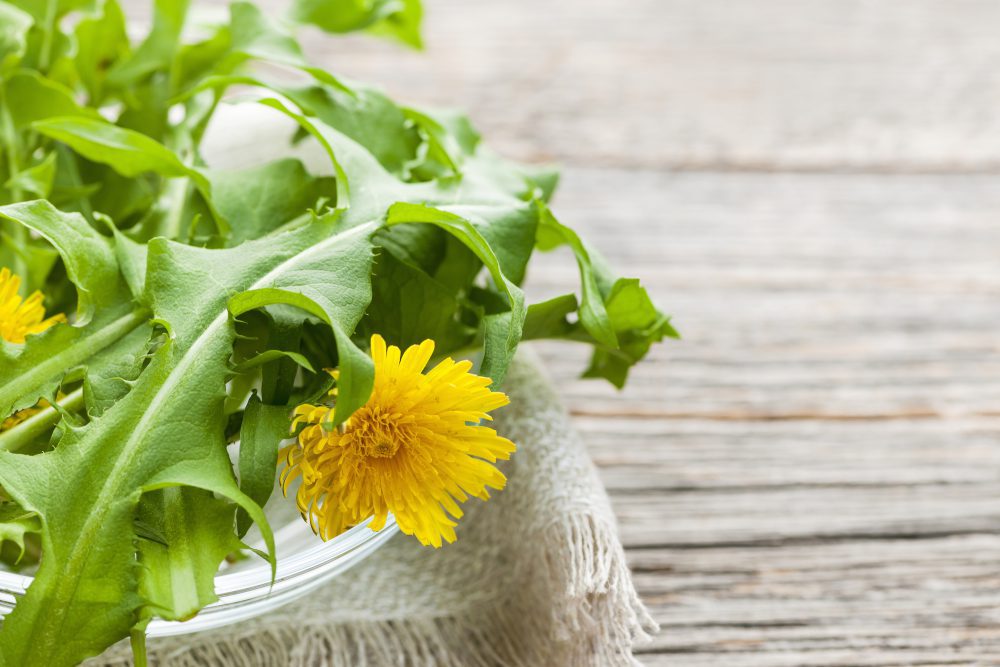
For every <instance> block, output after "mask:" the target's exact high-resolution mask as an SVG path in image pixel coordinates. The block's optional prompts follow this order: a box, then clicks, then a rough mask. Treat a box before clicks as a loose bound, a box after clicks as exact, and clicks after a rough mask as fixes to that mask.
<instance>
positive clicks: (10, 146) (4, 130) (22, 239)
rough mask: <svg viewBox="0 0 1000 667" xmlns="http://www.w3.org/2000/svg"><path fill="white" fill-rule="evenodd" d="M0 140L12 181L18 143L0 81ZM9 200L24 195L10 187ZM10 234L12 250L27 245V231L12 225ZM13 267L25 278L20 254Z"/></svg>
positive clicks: (17, 161)
mask: <svg viewBox="0 0 1000 667" xmlns="http://www.w3.org/2000/svg"><path fill="white" fill-rule="evenodd" d="M0 138H2V141H3V145H4V153H5V154H6V157H7V171H8V172H10V174H9V179H10V180H14V179H16V178H17V176H18V174H20V173H21V160H20V158H19V157H18V147H19V144H20V142H19V141H18V137H17V131H16V130H15V129H14V121H13V120H12V119H11V117H10V110H9V109H8V108H7V94H6V87H5V85H4V82H3V81H0ZM10 195H11V199H12V200H13V201H15V202H19V201H21V200H23V199H24V193H23V192H22V191H21V188H20V187H18V186H17V185H12V186H11V188H10ZM8 231H9V232H10V235H11V238H12V240H13V242H14V248H22V249H23V248H25V247H26V246H27V244H28V238H29V236H28V230H27V229H25V228H24V227H22V226H21V225H12V226H10V229H9V230H8ZM12 263H13V264H14V266H12V267H10V268H11V270H12V271H13V272H14V273H16V274H18V275H20V276H22V277H24V278H27V275H26V274H27V268H28V267H27V264H26V263H25V261H24V258H23V256H22V255H21V254H20V253H15V258H14V261H13V262H12Z"/></svg>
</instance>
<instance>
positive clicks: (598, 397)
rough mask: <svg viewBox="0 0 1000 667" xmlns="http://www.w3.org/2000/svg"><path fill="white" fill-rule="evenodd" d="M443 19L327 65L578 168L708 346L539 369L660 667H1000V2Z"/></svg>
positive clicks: (562, 260)
mask: <svg viewBox="0 0 1000 667" xmlns="http://www.w3.org/2000/svg"><path fill="white" fill-rule="evenodd" d="M196 2H197V0H196ZM127 4H129V5H133V4H137V2H134V1H133V0H130V1H129V2H128V3H127ZM218 4H219V3H218V2H208V1H207V0H202V1H201V2H199V3H198V5H199V7H200V8H205V7H208V6H211V5H218ZM268 4H269V5H270V7H271V8H273V9H275V10H277V9H278V8H280V6H282V5H284V4H286V3H284V2H281V1H280V0H273V1H272V2H269V3H268ZM426 4H427V5H428V16H427V30H426V35H427V42H428V50H427V52H426V53H423V54H413V53H406V52H403V51H401V50H399V49H397V48H395V47H393V46H391V45H387V44H381V43H377V42H373V41H371V40H369V39H365V38H361V37H351V38H348V39H344V40H330V39H328V38H326V37H323V36H321V35H319V34H318V33H313V32H307V33H306V34H305V35H304V37H305V41H306V43H307V47H308V51H309V52H310V54H311V55H312V57H313V58H314V59H315V60H316V61H318V62H320V63H322V64H323V65H324V66H326V67H329V68H331V69H333V70H335V71H337V72H339V73H343V74H345V75H348V76H351V77H355V78H358V79H362V80H365V81H374V82H380V83H381V84H382V85H384V86H385V87H386V88H387V89H388V90H389V91H390V92H391V93H392V94H394V95H396V96H398V97H400V98H402V99H404V100H406V101H409V102H413V103H421V104H436V105H449V106H458V107H464V108H467V109H469V110H470V111H471V115H472V116H473V118H474V120H475V121H476V123H477V124H478V125H479V127H480V128H481V129H482V130H483V131H484V134H485V135H486V136H487V137H488V138H489V140H490V142H491V143H492V144H493V145H494V146H496V147H498V148H499V149H500V150H502V151H503V152H505V153H507V154H509V155H512V156H514V157H519V158H522V159H528V160H532V161H545V160H558V161H560V162H562V163H564V164H565V165H567V166H568V169H567V170H566V174H565V178H564V182H563V187H562V190H561V192H560V194H559V196H558V201H557V211H558V212H559V214H560V215H561V217H562V218H564V219H565V220H566V221H569V222H571V223H572V224H573V225H574V226H576V227H578V228H580V229H581V230H582V231H583V233H584V234H585V235H586V236H588V237H589V238H590V239H591V240H592V241H594V242H595V243H596V244H597V245H598V246H600V247H601V248H603V249H604V250H605V251H606V254H607V255H608V256H609V258H610V259H611V260H612V261H613V262H614V263H616V264H618V265H619V266H621V267H622V268H623V269H625V270H627V271H628V272H629V273H630V274H634V275H638V276H640V277H642V278H643V280H644V282H645V283H646V284H647V285H648V286H649V287H650V288H651V290H652V292H653V293H654V295H655V296H656V298H657V299H658V300H659V302H660V303H661V304H662V305H663V306H664V308H666V309H667V310H669V311H670V312H672V313H674V314H675V315H676V324H677V325H678V327H679V328H680V329H681V331H682V332H683V334H684V335H685V340H684V341H683V342H681V343H671V344H668V345H665V346H663V347H661V348H658V349H657V350H656V351H655V352H654V354H653V355H652V357H651V359H650V361H649V362H648V363H647V364H645V365H644V366H642V367H640V368H639V369H638V370H637V371H636V372H635V374H634V376H633V378H632V382H631V384H630V386H629V387H628V389H626V390H625V391H624V392H622V393H616V392H615V391H613V390H611V389H610V388H608V387H605V386H603V385H600V384H594V383H592V382H583V381H576V380H574V379H573V378H574V374H575V373H576V372H577V371H578V370H579V369H581V368H582V367H583V364H584V363H585V358H584V355H583V351H582V350H575V349H567V347H566V346H564V345H561V344H545V345H541V346H539V347H540V349H541V351H542V353H543V354H544V355H545V357H546V359H547V361H548V362H549V365H550V368H551V370H552V373H553V375H554V376H555V377H556V379H557V380H558V382H559V386H560V387H562V388H563V392H564V396H565V399H566V402H567V404H568V405H569V407H570V409H571V410H572V411H573V413H574V414H575V416H576V424H577V426H578V427H579V428H580V430H581V432H582V433H583V434H584V436H585V438H586V440H587V441H588V444H589V446H590V448H591V451H592V453H593V456H594V459H595V460H596V461H597V463H598V465H599V466H600V468H601V473H602V476H603V479H604V480H605V482H606V484H607V486H608V488H609V490H610V492H611V494H612V499H613V502H614V504H615V507H616V509H617V512H618V515H619V518H620V520H621V531H622V537H623V540H624V541H625V544H626V546H627V548H628V550H629V555H630V558H631V562H632V564H633V567H634V569H635V573H636V581H637V583H638V585H639V587H640V590H641V592H642V594H643V596H644V598H645V599H646V601H647V602H648V603H649V605H650V607H651V609H652V610H653V613H654V615H655V616H656V617H657V618H658V620H659V621H660V622H661V623H662V624H663V630H662V632H661V634H660V635H659V636H658V637H656V639H655V641H654V642H653V644H651V645H650V646H648V647H646V648H644V649H643V654H642V656H641V658H642V660H643V661H644V662H645V663H646V664H648V665H650V666H651V667H652V666H667V665H670V666H681V667H702V666H713V667H765V666H766V667H793V666H794V667H807V666H808V667H835V666H836V667H848V666H849V667H889V666H903V665H923V666H931V665H1000V502H998V500H1000V336H998V333H997V327H998V324H1000V174H997V173H996V172H997V171H998V169H1000V40H998V39H997V29H998V27H1000V4H998V3H995V2H990V1H989V0H910V1H907V2H885V1H878V0H752V1H748V2H726V1H724V0H697V1H696V0H507V1H506V2H491V1H488V0H427V2H426ZM140 14H141V11H140ZM574 271H575V269H574V267H573V265H572V263H571V262H570V261H569V259H568V258H567V257H565V256H561V255H554V256H553V257H552V261H551V262H549V263H546V264H543V265H540V266H539V267H537V268H536V270H535V271H534V272H533V274H532V276H531V277H530V283H529V293H530V294H531V295H532V296H533V297H536V298H538V297H542V296H545V295H551V294H555V293H559V292H563V291H565V290H566V289H567V288H568V287H569V286H570V285H572V284H573V283H574V281H575V276H574Z"/></svg>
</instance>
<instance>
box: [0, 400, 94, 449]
mask: <svg viewBox="0 0 1000 667" xmlns="http://www.w3.org/2000/svg"><path fill="white" fill-rule="evenodd" d="M58 403H59V407H61V408H62V409H63V410H65V411H67V412H77V411H78V410H79V409H80V408H82V407H83V387H81V388H79V389H77V390H76V391H74V392H73V393H71V394H69V395H68V396H66V397H65V398H64V399H62V400H61V401H58ZM61 418H62V413H61V412H60V411H59V410H56V409H55V408H54V407H48V408H45V409H44V410H42V411H41V412H39V413H38V414H36V415H32V416H31V417H30V418H28V419H25V420H24V421H23V422H21V423H20V424H18V425H17V426H15V427H14V428H12V429H10V430H9V431H4V432H3V433H0V451H8V452H16V451H18V450H19V449H22V448H23V447H26V446H27V445H29V444H31V443H32V442H34V441H35V439H37V438H38V437H39V436H41V435H43V434H44V433H45V432H46V431H48V430H49V429H51V428H52V427H53V426H55V425H56V424H57V423H58V422H59V420H60V419H61Z"/></svg>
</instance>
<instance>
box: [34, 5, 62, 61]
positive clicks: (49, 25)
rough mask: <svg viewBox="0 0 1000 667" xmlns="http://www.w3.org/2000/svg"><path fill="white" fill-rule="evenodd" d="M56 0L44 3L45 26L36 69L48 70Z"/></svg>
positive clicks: (53, 33)
mask: <svg viewBox="0 0 1000 667" xmlns="http://www.w3.org/2000/svg"><path fill="white" fill-rule="evenodd" d="M58 4H59V2H58V0H48V2H47V3H46V5H45V26H44V29H43V33H44V35H43V36H42V52H41V54H40V55H39V56H38V69H40V70H42V71H43V72H48V70H49V65H51V64H52V63H51V60H52V44H53V43H54V41H55V39H54V38H55V32H56V9H57V7H56V6H57V5H58Z"/></svg>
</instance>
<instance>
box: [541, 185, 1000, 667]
mask: <svg viewBox="0 0 1000 667" xmlns="http://www.w3.org/2000/svg"><path fill="white" fill-rule="evenodd" d="M563 185H564V187H563V190H562V193H561V195H560V197H561V198H560V201H559V203H558V206H557V211H559V212H560V214H561V215H562V216H563V218H565V219H567V220H572V221H573V223H574V224H575V225H576V226H578V227H581V228H582V229H583V230H584V231H585V233H586V235H587V236H588V237H589V238H591V239H596V241H597V243H598V244H599V245H600V247H602V248H603V249H605V251H606V254H607V255H608V256H609V259H611V260H612V261H613V262H614V263H616V264H619V265H622V266H627V267H628V270H629V271H630V272H631V273H633V274H637V275H640V276H641V277H642V278H643V280H644V282H645V283H646V284H647V285H648V286H649V287H650V289H651V290H652V291H653V292H654V294H655V295H656V296H657V298H658V299H659V300H660V301H661V302H662V303H664V304H665V306H666V307H667V308H669V309H670V310H671V312H673V313H675V314H676V315H677V324H678V326H679V327H680V329H681V330H682V332H684V333H685V337H686V339H685V340H684V341H683V342H681V343H678V344H668V345H665V346H663V347H660V348H658V349H657V350H656V351H655V352H654V354H653V355H652V358H651V360H650V363H647V364H645V365H643V366H640V367H639V368H638V369H637V370H636V371H635V373H634V376H633V378H632V382H631V384H630V386H629V387H628V388H627V389H626V390H625V391H623V392H620V393H619V392H616V391H614V390H612V389H609V388H607V387H605V386H603V385H601V384H599V383H593V382H590V381H577V380H574V379H573V377H574V374H575V372H576V371H577V370H578V369H579V368H580V367H581V365H582V364H583V362H584V361H585V354H584V353H583V351H582V350H573V351H570V350H567V349H566V347H565V346H562V345H559V344H544V345H541V346H540V348H541V350H542V352H543V354H544V356H545V357H546V359H547V361H548V363H549V367H550V370H551V372H552V373H553V375H554V376H555V378H556V379H557V381H558V384H559V386H560V388H561V390H562V391H563V393H564V395H565V396H567V401H568V404H569V406H570V408H571V410H573V411H574V412H575V414H576V418H575V423H576V425H577V427H578V428H579V429H580V431H581V433H582V434H583V436H584V439H585V440H586V441H587V442H588V445H589V446H590V448H591V452H592V454H593V456H594V458H595V461H597V462H598V464H599V465H600V468H601V474H602V478H603V479H604V481H605V483H606V484H607V486H608V487H609V490H610V491H611V493H612V501H613V503H614V505H615V508H616V511H617V513H618V516H619V520H620V522H621V531H622V535H623V538H624V540H625V542H626V544H627V545H630V547H631V548H630V549H629V554H630V558H631V561H632V565H633V568H634V570H635V572H636V582H637V585H638V586H639V588H640V590H641V593H642V595H643V596H644V598H645V599H646V600H647V602H648V603H649V604H650V605H651V608H652V610H653V613H654V615H655V616H656V618H657V619H658V620H659V621H660V623H661V624H662V625H663V631H662V632H661V634H660V635H659V636H658V637H656V638H655V640H654V642H653V643H652V644H651V645H650V646H648V647H646V648H645V649H644V653H643V654H642V659H643V662H644V663H645V664H648V665H683V666H685V667H689V666H693V667H699V666H708V665H713V666H718V665H725V666H727V667H729V666H730V665H733V666H735V667H761V666H765V665H766V666H768V667H778V666H786V665H787V666H792V665H794V666H796V667H807V666H815V667H819V666H823V667H829V666H831V665H843V666H847V665H850V666H855V667H872V666H888V665H898V666H902V665H989V664H1000V616H998V611H997V610H998V609H1000V509H998V505H997V502H996V499H997V497H1000V474H998V471H1000V448H998V447H997V446H996V444H997V442H998V440H1000V419H998V417H997V410H998V403H997V397H998V396H1000V380H998V378H1000V373H998V371H1000V365H998V363H1000V354H998V352H1000V347H998V343H997V338H996V334H995V329H996V326H997V323H998V319H1000V316H998V311H997V306H996V297H997V294H998V286H1000V283H998V281H1000V272H998V271H997V269H996V267H997V266H1000V243H997V241H998V240H1000V238H998V233H1000V227H998V226H997V225H996V222H995V221H996V220H997V219H1000V216H998V214H1000V196H998V193H997V192H996V191H995V190H996V188H995V183H993V179H992V178H984V177H972V176H963V177H957V176H905V177H902V176H900V177H891V178H890V177H879V178H877V179H873V178H872V177H870V176H860V175H855V176H845V175H818V174H817V175H801V174H799V175H793V174H772V175H754V174H663V173H655V174H654V173H648V172H617V171H613V170H582V171H573V170H571V171H569V172H568V173H567V175H566V178H565V180H564V184H563ZM607 193H614V194H613V196H608V194H607ZM660 211H665V212H666V213H665V214H664V215H665V216H666V220H661V218H660V217H659V216H660ZM622 228H625V229H628V230H629V232H628V233H627V234H626V233H622V231H621V230H622ZM553 259H554V260H555V261H554V262H553V263H551V264H546V265H544V266H540V267H539V268H538V269H536V271H535V272H534V274H533V275H532V281H533V283H532V285H533V287H532V289H534V290H536V291H535V292H532V294H539V295H543V294H544V295H551V294H555V293H558V292H559V291H561V290H565V289H567V288H568V286H569V285H571V284H572V279H573V277H574V276H573V268H572V265H571V264H570V263H569V262H568V260H567V258H565V257H554V258H553ZM564 260H566V261H564Z"/></svg>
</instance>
